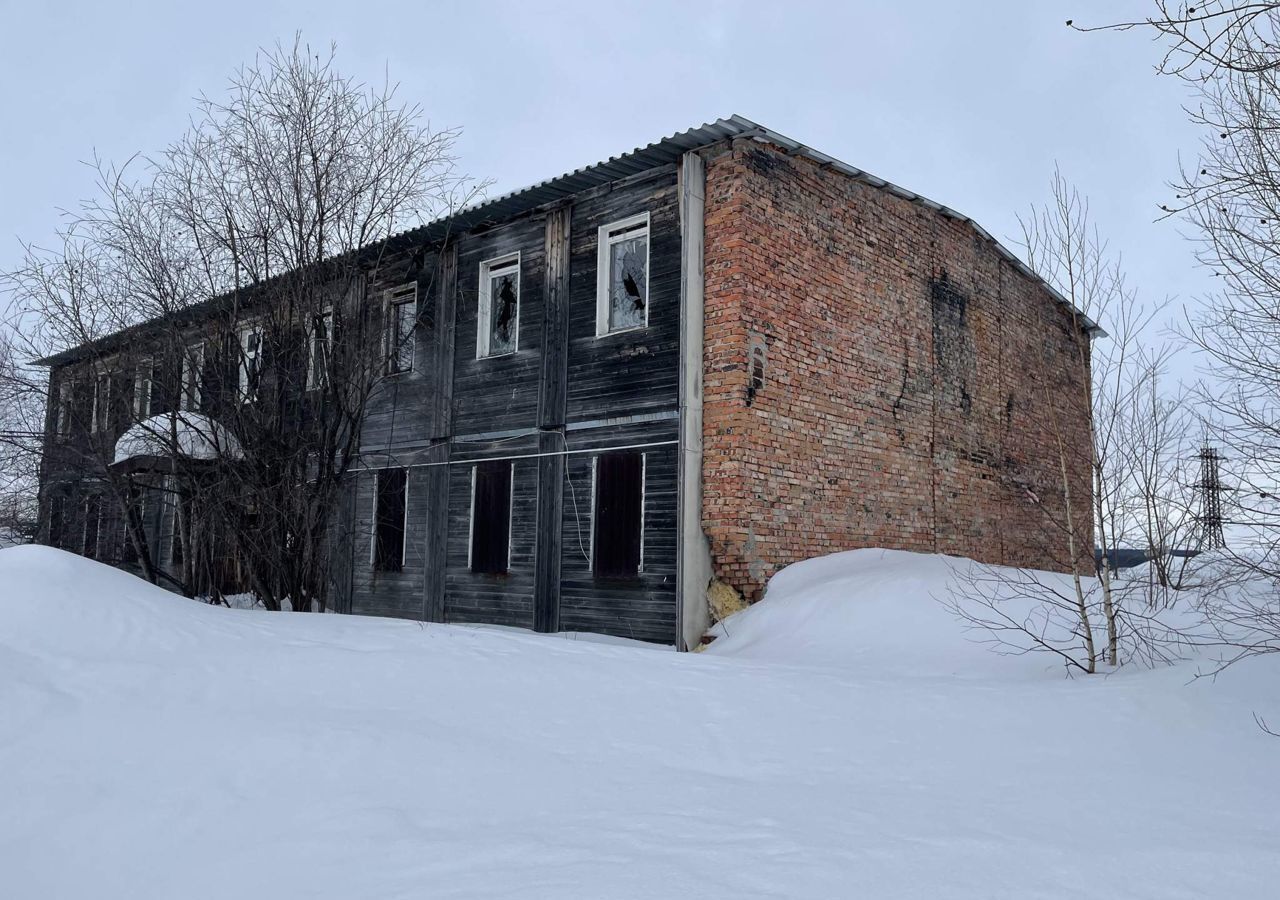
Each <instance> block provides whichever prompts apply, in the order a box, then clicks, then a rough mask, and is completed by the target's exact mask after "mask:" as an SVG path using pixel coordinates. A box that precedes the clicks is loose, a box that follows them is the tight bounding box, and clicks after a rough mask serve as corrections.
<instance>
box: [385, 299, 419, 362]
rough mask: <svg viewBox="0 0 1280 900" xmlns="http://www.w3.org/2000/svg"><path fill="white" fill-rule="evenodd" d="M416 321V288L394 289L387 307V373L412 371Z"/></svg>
mask: <svg viewBox="0 0 1280 900" xmlns="http://www.w3.org/2000/svg"><path fill="white" fill-rule="evenodd" d="M417 320H418V287H417V285H415V284H410V285H406V286H404V287H401V288H396V290H395V291H393V292H392V294H391V298H390V303H389V305H388V307H387V372H388V373H390V374H392V375H394V374H397V373H399V372H411V371H413V352H414V340H415V334H414V326H415V325H416V324H417Z"/></svg>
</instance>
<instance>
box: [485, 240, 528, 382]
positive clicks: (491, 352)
mask: <svg viewBox="0 0 1280 900" xmlns="http://www.w3.org/2000/svg"><path fill="white" fill-rule="evenodd" d="M477 318H478V321H479V325H478V329H477V334H476V358H482V357H486V356H502V355H504V354H507V353H514V352H515V351H516V349H517V348H518V345H519V338H520V254H519V253H512V254H509V255H507V256H500V257H498V258H497V259H490V260H486V261H485V262H482V263H481V264H480V310H479V316H478V317H477Z"/></svg>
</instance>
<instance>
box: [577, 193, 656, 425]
mask: <svg viewBox="0 0 1280 900" xmlns="http://www.w3.org/2000/svg"><path fill="white" fill-rule="evenodd" d="M678 201H679V193H678V190H677V186H676V172H675V169H674V168H672V169H671V170H670V171H669V172H665V171H664V173H663V175H662V176H661V177H660V178H657V179H654V180H649V181H643V182H640V183H639V184H635V185H631V186H628V187H625V188H620V189H618V190H615V191H611V192H610V193H608V194H605V195H603V196H601V197H596V198H593V199H589V200H584V201H582V202H581V203H576V204H574V207H573V238H572V243H571V257H570V285H569V292H570V316H569V336H570V337H569V341H570V345H569V366H568V418H569V420H570V421H575V420H576V421H584V420H590V419H602V418H610V417H614V416H625V415H633V414H636V413H646V412H655V411H660V410H665V409H674V408H676V406H677V405H678V403H679V388H680V385H679V375H680V373H679V350H680V346H679V345H680V211H679V202H678ZM646 211H647V212H648V213H649V214H650V224H649V301H648V303H649V325H648V327H647V328H643V329H639V330H636V331H627V332H622V333H620V334H613V335H605V336H604V337H599V338H598V337H596V269H597V233H598V230H599V228H600V226H602V225H608V224H609V223H610V222H614V221H617V220H618V219H623V218H626V217H627V216H631V215H634V214H636V213H641V212H646Z"/></svg>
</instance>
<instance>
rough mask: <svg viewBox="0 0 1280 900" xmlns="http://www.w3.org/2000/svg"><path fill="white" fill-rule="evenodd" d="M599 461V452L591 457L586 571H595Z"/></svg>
mask: <svg viewBox="0 0 1280 900" xmlns="http://www.w3.org/2000/svg"><path fill="white" fill-rule="evenodd" d="M599 461H600V454H598V453H597V454H596V455H595V456H593V457H591V506H590V507H589V509H590V510H591V532H590V534H591V540H590V542H589V543H588V544H587V553H588V557H587V571H588V572H591V573H593V574H594V573H595V570H596V520H597V519H598V518H600V517H599V516H597V515H596V477H597V475H596V473H597V470H598V467H597V465H596V464H597V463H598V462H599Z"/></svg>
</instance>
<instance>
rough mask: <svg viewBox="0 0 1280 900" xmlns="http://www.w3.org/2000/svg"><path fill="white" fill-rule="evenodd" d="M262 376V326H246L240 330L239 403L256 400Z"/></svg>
mask: <svg viewBox="0 0 1280 900" xmlns="http://www.w3.org/2000/svg"><path fill="white" fill-rule="evenodd" d="M261 375H262V326H261V325H256V324H255V325H246V326H244V327H243V328H241V329H240V376H239V389H240V402H242V403H251V402H252V401H254V400H257V399H258V382H259V381H260V380H261Z"/></svg>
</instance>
